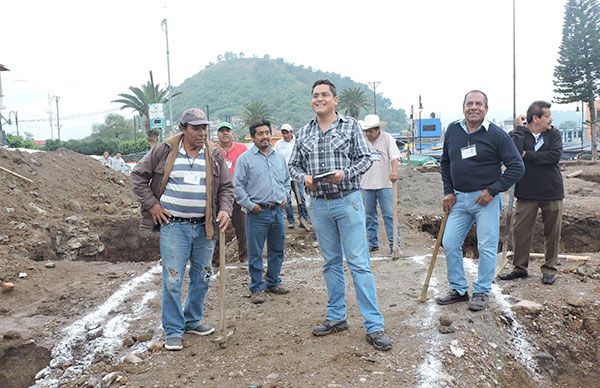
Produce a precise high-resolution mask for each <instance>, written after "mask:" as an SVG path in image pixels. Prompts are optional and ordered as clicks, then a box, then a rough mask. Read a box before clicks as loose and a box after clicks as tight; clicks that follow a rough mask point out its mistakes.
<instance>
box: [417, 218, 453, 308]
mask: <svg viewBox="0 0 600 388" xmlns="http://www.w3.org/2000/svg"><path fill="white" fill-rule="evenodd" d="M446 221H448V212H444V217H443V218H442V222H441V223H440V230H439V232H438V236H437V240H436V242H435V246H434V247H433V255H432V256H431V261H430V262H429V270H427V276H425V283H423V289H421V295H419V298H418V299H417V301H419V302H420V303H424V302H425V301H426V300H427V291H428V290H429V281H430V280H431V274H433V268H434V267H435V260H436V259H437V255H438V251H439V250H440V246H441V245H442V238H443V237H444V230H445V229H446Z"/></svg>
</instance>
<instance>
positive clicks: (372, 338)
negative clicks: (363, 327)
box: [366, 330, 392, 351]
mask: <svg viewBox="0 0 600 388" xmlns="http://www.w3.org/2000/svg"><path fill="white" fill-rule="evenodd" d="M366 339H367V342H368V343H369V344H371V345H373V347H374V348H375V349H377V350H383V351H387V350H390V349H391V348H392V341H391V340H390V338H389V337H388V336H387V335H385V334H384V333H383V330H382V331H376V332H374V333H369V334H367V336H366Z"/></svg>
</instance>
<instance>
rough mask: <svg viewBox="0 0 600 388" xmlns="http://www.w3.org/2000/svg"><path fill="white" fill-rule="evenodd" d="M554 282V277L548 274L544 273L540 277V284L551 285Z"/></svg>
mask: <svg viewBox="0 0 600 388" xmlns="http://www.w3.org/2000/svg"><path fill="white" fill-rule="evenodd" d="M555 281H556V276H554V275H550V274H549V273H545V274H544V275H543V276H542V283H544V284H548V285H552V284H554V282H555Z"/></svg>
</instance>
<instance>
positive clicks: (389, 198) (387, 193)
mask: <svg viewBox="0 0 600 388" xmlns="http://www.w3.org/2000/svg"><path fill="white" fill-rule="evenodd" d="M361 192H362V197H363V201H364V202H365V215H366V218H367V239H368V240H369V248H371V247H376V248H379V237H378V233H379V222H378V221H377V202H379V207H381V216H382V217H383V224H384V225H385V234H386V236H387V239H388V244H389V247H390V252H391V251H392V246H393V245H394V237H393V236H394V192H393V190H392V189H391V188H389V189H377V190H367V189H362V190H361ZM398 248H400V225H398Z"/></svg>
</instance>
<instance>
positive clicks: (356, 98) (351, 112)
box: [340, 88, 371, 119]
mask: <svg viewBox="0 0 600 388" xmlns="http://www.w3.org/2000/svg"><path fill="white" fill-rule="evenodd" d="M370 106H371V105H370V104H369V103H368V102H367V96H366V94H365V91H364V90H362V89H361V88H349V89H344V90H343V91H342V93H341V94H340V109H342V110H344V114H345V115H348V116H351V117H354V118H355V119H358V115H359V114H360V111H361V110H362V109H364V110H366V111H368V109H369V107H370Z"/></svg>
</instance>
